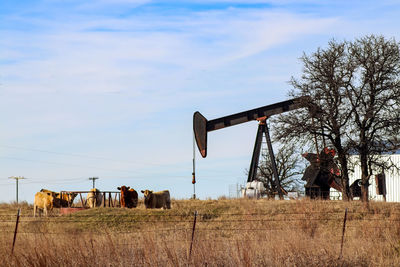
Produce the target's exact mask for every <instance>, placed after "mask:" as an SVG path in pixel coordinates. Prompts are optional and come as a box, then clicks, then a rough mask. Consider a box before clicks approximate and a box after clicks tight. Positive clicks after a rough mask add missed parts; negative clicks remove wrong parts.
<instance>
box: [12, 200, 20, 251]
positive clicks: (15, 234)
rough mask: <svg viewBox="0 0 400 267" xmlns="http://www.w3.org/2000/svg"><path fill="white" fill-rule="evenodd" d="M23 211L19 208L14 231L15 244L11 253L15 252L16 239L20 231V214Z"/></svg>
mask: <svg viewBox="0 0 400 267" xmlns="http://www.w3.org/2000/svg"><path fill="white" fill-rule="evenodd" d="M20 213H21V209H20V208H19V209H18V213H17V222H16V223H15V231H14V239H13V244H12V248H11V255H13V254H14V246H15V240H16V239H17V231H18V223H19V214H20Z"/></svg>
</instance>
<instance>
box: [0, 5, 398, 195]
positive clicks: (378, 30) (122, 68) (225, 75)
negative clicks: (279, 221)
mask: <svg viewBox="0 0 400 267" xmlns="http://www.w3.org/2000/svg"><path fill="white" fill-rule="evenodd" d="M399 8H400V4H398V2H397V1H316V0H315V1H314V0H304V1H291V0H283V1H277V0H271V1H257V0H254V1H251V0H250V1H240V0H231V1H229V0H225V1H224V0H220V1H218V0H215V1H211V0H210V1H208V0H202V1H200V0H199V1H196V0H195V1H146V0H112V1H111V0H92V1H75V0H68V1H58V0H44V1H40V0H38V1H32V0H30V1H21V0H20V1H11V0H10V1H8V0H2V1H1V3H0V37H1V38H0V97H1V98H0V99H1V100H0V101H1V105H0V122H1V131H0V196H1V197H0V202H9V201H13V200H14V199H15V181H14V180H11V179H9V178H8V177H10V176H24V177H26V178H27V179H26V180H22V181H20V186H19V189H20V190H19V199H20V200H26V201H28V202H32V201H33V196H34V193H35V192H37V191H39V190H40V189H41V188H48V189H52V190H54V191H59V190H89V189H90V188H91V181H89V180H88V178H89V177H93V176H96V177H99V178H100V179H99V180H97V181H96V185H97V187H98V188H99V189H100V190H116V187H117V186H120V185H129V186H131V187H133V188H135V189H138V190H141V189H146V188H149V189H154V190H161V189H169V190H170V191H171V195H172V196H173V197H175V198H188V197H190V196H191V194H192V184H191V172H192V153H193V152H192V115H193V113H194V112H195V111H200V112H201V113H202V114H203V115H204V116H206V117H207V118H208V119H213V118H217V117H220V116H224V115H228V114H232V113H236V112H240V111H243V110H247V109H251V108H255V107H258V106H264V105H267V104H272V103H274V102H278V101H283V100H286V99H287V92H288V90H289V89H290V86H289V85H288V83H287V81H289V80H290V77H291V76H295V77H296V76H299V74H300V72H301V64H300V61H299V60H298V58H299V57H300V56H301V55H302V54H303V52H305V53H311V52H313V51H315V50H316V49H317V48H318V47H324V46H326V45H327V42H328V41H329V40H331V39H332V38H334V39H337V40H343V39H347V40H352V39H354V38H357V37H361V36H363V35H365V34H382V35H384V36H386V37H388V38H391V37H394V38H396V40H400V38H399V32H398V28H399V26H400V21H399V20H400V19H399V16H398V13H399ZM256 127H257V124H256V123H255V122H254V123H247V124H243V125H238V126H235V127H231V128H228V129H223V130H220V131H216V132H212V133H210V134H209V151H208V156H207V158H205V159H202V158H200V155H199V154H198V153H197V160H196V167H197V168H196V172H197V184H196V191H197V195H198V196H199V197H200V198H203V199H204V198H208V197H211V198H217V197H218V196H222V195H228V194H229V189H228V188H229V185H231V184H236V183H243V182H244V181H245V180H246V175H245V169H246V168H248V166H249V164H250V158H251V153H252V149H253V144H254V138H255V134H256Z"/></svg>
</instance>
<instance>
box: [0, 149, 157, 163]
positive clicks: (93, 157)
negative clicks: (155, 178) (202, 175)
mask: <svg viewBox="0 0 400 267" xmlns="http://www.w3.org/2000/svg"><path fill="white" fill-rule="evenodd" d="M0 147H5V148H11V149H20V150H26V151H34V152H41V153H48V154H56V155H63V156H70V157H79V158H88V159H98V160H107V161H114V162H124V163H130V164H141V165H150V166H163V165H165V164H157V163H153V162H133V161H128V160H116V159H113V158H106V157H97V156H88V155H80V154H74V153H63V152H55V151H49V150H41V149H34V148H23V147H16V146H5V145H0Z"/></svg>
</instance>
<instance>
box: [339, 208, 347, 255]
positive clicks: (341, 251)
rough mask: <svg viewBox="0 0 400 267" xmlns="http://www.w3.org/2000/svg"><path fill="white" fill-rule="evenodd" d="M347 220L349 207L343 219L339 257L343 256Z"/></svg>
mask: <svg viewBox="0 0 400 267" xmlns="http://www.w3.org/2000/svg"><path fill="white" fill-rule="evenodd" d="M346 221H347V208H346V211H345V212H344V219H343V231H342V242H341V244H340V255H339V259H341V258H342V256H343V243H344V233H345V231H346Z"/></svg>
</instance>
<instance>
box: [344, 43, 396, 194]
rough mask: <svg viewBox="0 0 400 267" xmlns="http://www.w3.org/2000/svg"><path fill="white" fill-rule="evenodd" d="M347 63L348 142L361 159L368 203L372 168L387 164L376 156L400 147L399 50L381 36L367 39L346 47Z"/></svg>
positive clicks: (385, 166) (363, 190) (362, 182)
mask: <svg viewBox="0 0 400 267" xmlns="http://www.w3.org/2000/svg"><path fill="white" fill-rule="evenodd" d="M349 60H351V61H352V64H353V65H354V66H356V67H357V68H356V69H355V70H356V73H355V74H356V75H355V77H354V79H353V82H352V84H351V85H352V86H350V87H348V88H347V91H346V93H347V94H346V97H347V99H348V100H349V103H350V105H351V108H352V113H351V114H352V123H354V125H353V127H352V128H351V132H350V133H349V135H348V138H349V141H350V146H351V148H353V149H354V150H355V151H356V152H357V154H358V155H359V157H360V164H361V173H362V174H361V194H362V199H363V201H367V200H368V185H369V183H368V180H369V176H370V175H371V174H372V169H373V167H374V166H375V167H376V166H377V165H378V166H380V167H381V168H384V169H385V168H387V166H388V164H389V162H383V161H381V160H380V157H379V155H381V154H382V153H384V152H387V151H394V150H396V149H397V148H398V147H399V145H400V141H399V139H398V138H399V134H400V80H399V78H400V46H399V43H396V41H395V40H393V39H391V40H386V39H385V38H384V37H383V36H374V35H371V36H366V37H364V38H361V39H358V40H356V41H355V42H353V43H351V44H350V45H349Z"/></svg>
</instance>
